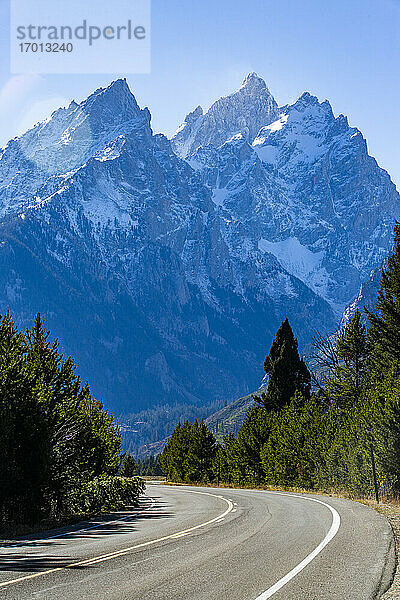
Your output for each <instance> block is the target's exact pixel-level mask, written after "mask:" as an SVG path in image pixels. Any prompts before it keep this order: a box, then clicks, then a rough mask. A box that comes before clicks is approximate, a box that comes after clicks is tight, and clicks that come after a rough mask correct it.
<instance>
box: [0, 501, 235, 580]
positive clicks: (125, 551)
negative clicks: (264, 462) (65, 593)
mask: <svg viewBox="0 0 400 600" xmlns="http://www.w3.org/2000/svg"><path fill="white" fill-rule="evenodd" d="M186 492H188V493H190V494H202V495H204V496H212V497H213V498H220V499H221V500H223V501H224V502H226V503H227V505H228V508H227V509H226V510H225V512H224V513H222V514H221V515H218V517H214V519H211V520H210V521H206V522H205V523H200V525H195V526H194V527H189V529H183V530H182V531H177V532H176V533H171V534H170V535H165V536H164V537H160V538H157V539H155V540H150V541H149V542H143V543H141V544H136V546H130V547H129V548H124V549H123V550H117V551H116V552H109V553H108V554H101V555H100V556H94V557H93V558H88V559H85V560H80V561H79V562H73V563H70V564H68V565H65V566H64V567H55V568H54V569H49V570H48V571H40V573H32V574H31V575H24V576H23V577H18V578H17V579H11V580H8V581H3V582H2V583H0V588H2V587H7V586H9V585H13V584H16V583H20V582H21V581H28V580H29V579H35V578H36V577H43V576H44V575H50V574H51V573H57V571H64V570H65V569H73V568H75V567H81V566H85V565H87V566H90V565H96V564H98V563H101V562H105V561H107V560H112V559H113V558H118V557H119V556H124V555H125V554H129V552H132V550H137V549H138V548H145V547H147V546H152V545H154V544H158V543H159V542H164V541H166V540H176V539H178V538H181V537H184V536H185V535H189V533H191V532H192V531H196V530H197V529H201V528H202V527H206V526H207V525H211V524H212V523H216V522H217V521H218V520H219V519H223V518H225V517H226V515H228V514H229V513H230V512H231V511H232V509H233V504H232V502H231V500H228V499H227V498H224V497H223V496H217V495H216V494H210V493H208V492H195V491H194V490H186Z"/></svg>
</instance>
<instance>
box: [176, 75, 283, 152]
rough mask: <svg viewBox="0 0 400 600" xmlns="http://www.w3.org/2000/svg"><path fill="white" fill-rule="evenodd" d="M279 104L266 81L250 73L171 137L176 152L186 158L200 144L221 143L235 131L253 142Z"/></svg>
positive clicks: (272, 117) (271, 118)
mask: <svg viewBox="0 0 400 600" xmlns="http://www.w3.org/2000/svg"><path fill="white" fill-rule="evenodd" d="M277 116H278V105H277V103H276V101H275V99H274V97H273V96H272V94H271V92H270V91H269V89H268V88H267V85H266V83H265V81H264V80H263V79H262V78H261V77H259V76H258V75H257V74H256V73H249V74H248V75H247V77H245V79H244V81H243V83H242V85H241V86H240V87H239V89H238V90H237V91H235V92H233V93H232V94H229V95H228V96H225V97H223V98H220V99H219V100H217V101H216V102H214V104H213V105H212V106H211V107H210V108H209V109H208V111H207V112H206V113H203V111H202V109H201V108H200V107H198V108H197V109H196V110H195V111H193V112H192V113H189V115H188V116H187V117H186V118H185V121H184V123H183V124H182V125H181V126H180V127H179V129H178V130H177V132H176V133H175V135H174V136H173V138H172V144H173V146H174V149H175V151H176V152H177V154H179V155H180V156H182V157H184V158H187V157H189V156H190V155H192V154H193V153H194V152H195V151H196V150H197V149H198V148H200V147H201V146H206V145H208V144H211V145H213V146H215V147H218V146H220V145H221V144H223V143H224V142H226V140H228V139H230V138H232V136H234V135H236V134H242V135H243V136H244V137H245V139H246V140H247V141H248V142H250V143H252V141H253V140H254V138H255V137H256V135H257V133H258V132H259V130H260V129H261V127H263V126H264V125H268V124H269V123H271V122H272V121H275V120H276V118H277Z"/></svg>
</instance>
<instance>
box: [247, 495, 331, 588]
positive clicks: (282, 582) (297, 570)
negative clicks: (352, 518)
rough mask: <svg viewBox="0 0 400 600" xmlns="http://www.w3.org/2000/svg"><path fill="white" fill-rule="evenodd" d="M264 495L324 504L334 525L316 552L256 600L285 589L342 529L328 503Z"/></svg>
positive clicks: (303, 498)
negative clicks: (330, 514)
mask: <svg viewBox="0 0 400 600" xmlns="http://www.w3.org/2000/svg"><path fill="white" fill-rule="evenodd" d="M264 493H267V494H276V495H278V496H289V497H291V498H300V499H302V500H309V501H310V502H317V503H318V504H322V505H323V506H326V508H328V509H329V510H330V511H331V513H332V525H331V527H330V529H329V531H328V533H327V534H326V536H325V537H324V539H323V540H322V542H321V543H320V544H318V546H317V547H316V548H314V550H313V551H312V552H311V553H310V554H309V555H308V556H306V558H304V559H303V560H302V561H301V562H300V563H299V564H298V565H296V566H295V567H294V568H293V569H292V570H291V571H289V573H287V574H286V575H284V577H282V578H281V579H279V581H277V582H276V583H275V584H274V585H273V586H271V587H270V588H268V589H267V590H265V592H263V593H262V594H260V595H259V596H257V598H256V600H267V599H268V598H271V596H273V595H274V594H275V593H276V592H277V591H278V590H280V589H281V588H283V586H284V585H286V584H287V583H288V582H289V581H290V580H291V579H293V577H296V575H298V574H299V573H300V571H302V570H303V569H304V568H305V567H306V566H307V565H308V564H310V562H311V561H312V560H314V558H315V557H316V556H318V554H319V553H320V552H322V550H323V549H324V548H325V546H326V545H327V544H329V542H330V541H331V540H332V539H333V538H334V537H335V535H336V534H337V532H338V531H339V527H340V515H339V513H338V512H337V510H335V509H334V508H333V507H332V506H330V505H329V504H327V503H326V502H322V500H317V499H316V498H308V497H307V496H299V495H297V494H285V493H284V492H264Z"/></svg>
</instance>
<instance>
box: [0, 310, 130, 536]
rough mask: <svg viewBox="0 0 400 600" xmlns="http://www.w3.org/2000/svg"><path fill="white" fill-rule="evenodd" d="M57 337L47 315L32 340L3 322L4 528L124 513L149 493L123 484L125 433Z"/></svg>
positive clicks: (0, 465)
mask: <svg viewBox="0 0 400 600" xmlns="http://www.w3.org/2000/svg"><path fill="white" fill-rule="evenodd" d="M49 335H50V334H49V332H48V331H46V330H45V328H44V323H43V321H42V319H41V317H40V315H37V316H36V319H35V323H34V325H33V327H32V329H30V330H28V331H27V332H26V333H25V334H23V333H22V332H21V331H19V330H18V329H17V328H16V327H15V325H14V323H13V321H12V318H11V317H10V315H9V314H6V315H5V316H4V317H3V318H2V319H0V526H1V524H4V523H7V524H9V523H12V522H13V521H14V522H18V523H20V524H24V523H25V524H30V523H36V522H38V521H39V520H40V519H41V518H42V517H46V518H49V517H55V518H59V517H60V516H67V515H71V514H74V513H75V512H80V511H82V510H87V511H91V510H102V508H103V505H102V502H103V501H104V507H105V508H107V509H112V507H113V506H114V507H115V508H117V507H120V506H121V502H123V499H124V498H125V499H126V501H127V502H129V503H132V500H133V499H134V498H137V495H138V493H139V492H140V491H141V484H140V482H138V481H137V480H131V481H129V482H128V481H127V480H125V479H123V478H121V477H119V478H118V477H115V474H116V472H117V469H118V467H119V464H120V451H121V440H120V437H119V432H118V427H117V426H116V425H115V423H114V419H113V417H112V415H110V414H109V413H108V412H107V411H106V410H105V409H104V407H103V405H102V403H101V402H99V401H97V400H95V399H94V398H93V397H92V396H91V393H90V388H89V386H88V384H85V385H83V386H82V385H81V382H80V379H79V377H77V376H76V375H75V372H74V371H75V365H74V362H73V360H72V359H71V358H67V359H65V360H64V359H63V357H62V355H61V354H60V353H59V349H58V342H57V340H56V341H54V342H50V340H49ZM96 490H97V491H99V490H101V491H102V495H101V497H100V496H98V495H97V496H96V494H97V492H96Z"/></svg>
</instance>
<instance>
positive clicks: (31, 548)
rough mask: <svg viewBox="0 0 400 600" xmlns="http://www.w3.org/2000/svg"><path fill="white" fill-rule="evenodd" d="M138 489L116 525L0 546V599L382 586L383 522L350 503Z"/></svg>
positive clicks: (385, 568)
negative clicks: (136, 500)
mask: <svg viewBox="0 0 400 600" xmlns="http://www.w3.org/2000/svg"><path fill="white" fill-rule="evenodd" d="M146 494H147V496H148V498H146V499H144V500H143V507H142V509H141V511H140V512H139V513H136V514H130V515H129V514H125V515H123V514H119V515H117V516H115V518H117V519H119V520H118V521H117V520H113V522H105V521H104V522H102V521H98V522H92V523H90V524H85V525H81V527H80V530H75V531H71V530H68V531H64V532H63V533H61V534H60V533H58V536H57V537H48V539H36V540H26V541H18V542H15V541H14V542H7V543H5V542H0V598H7V600H26V599H29V600H32V599H35V600H36V599H40V600H44V599H45V600H53V599H54V600H55V599H57V600H59V599H61V600H81V599H82V600H83V599H85V600H91V599H96V600H102V599H110V600H111V599H112V600H147V599H150V600H167V599H168V600H200V599H201V600H228V599H229V600H267V598H274V600H328V599H329V600H330V599H332V600H369V599H372V598H376V597H379V595H380V593H383V591H384V590H385V589H386V587H387V586H388V585H389V583H390V580H391V575H392V572H393V568H394V561H395V559H394V544H393V538H392V532H391V528H390V526H389V524H388V522H387V521H386V519H384V518H383V517H381V516H380V515H379V514H378V513H376V512H375V511H373V510H371V509H369V508H367V507H365V506H363V505H361V504H358V503H355V502H350V501H348V500H340V499H334V498H326V497H323V496H311V495H310V496H296V495H291V494H281V493H274V492H263V491H252V490H231V489H229V490H228V489H212V488H199V487H174V486H164V485H149V486H148V487H147V491H146ZM99 524H100V525H101V526H97V525H99ZM82 527H83V528H84V530H82ZM88 527H91V529H87V528H88ZM78 529H79V528H78ZM54 535H55V533H54V532H53V533H52V534H48V536H54Z"/></svg>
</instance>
